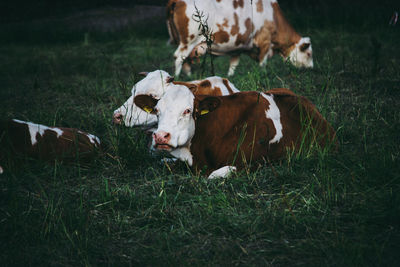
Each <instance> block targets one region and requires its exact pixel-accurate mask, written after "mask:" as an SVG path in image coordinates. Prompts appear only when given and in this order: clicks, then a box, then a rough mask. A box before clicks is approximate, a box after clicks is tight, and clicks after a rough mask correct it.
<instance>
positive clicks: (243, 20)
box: [167, 0, 313, 76]
mask: <svg viewBox="0 0 400 267" xmlns="http://www.w3.org/2000/svg"><path fill="white" fill-rule="evenodd" d="M201 15H203V16H201ZM200 20H201V22H202V25H203V26H201V23H200V22H199V21H200ZM205 25H207V27H208V30H209V33H208V34H209V35H210V36H209V37H211V40H212V44H211V53H212V54H213V55H217V56H221V55H228V56H230V57H231V60H230V66H229V72H228V76H231V75H233V74H234V72H235V69H236V66H237V65H238V64H239V55H240V54H241V53H244V54H247V55H249V56H250V57H251V58H253V59H255V60H257V61H258V62H259V64H260V66H264V65H265V64H266V62H267V59H268V58H270V57H272V56H273V55H275V54H278V55H281V56H282V57H283V58H284V59H287V60H289V61H290V63H292V64H293V65H294V66H296V67H309V68H312V67H313V57H312V48H311V40H310V38H309V37H301V36H300V35H299V34H298V33H297V32H296V31H295V30H294V29H293V27H292V26H291V25H290V24H289V22H288V21H287V20H286V18H285V17H284V15H283V13H282V11H281V9H280V7H279V4H278V2H277V1H276V0H257V1H248V0H247V1H245V0H217V1H216V0H201V1H195V0H169V1H168V4H167V27H168V31H169V34H170V38H171V40H172V41H174V42H175V43H177V44H179V46H178V48H177V49H176V51H175V54H174V58H175V75H177V76H178V75H179V74H180V72H181V69H182V67H183V71H184V72H185V73H186V74H187V75H190V59H192V58H193V57H198V56H201V55H204V54H205V53H206V51H207V44H206V38H205V36H204V35H205V34H204V32H203V31H202V30H203V29H204V28H205ZM206 34H207V33H206Z"/></svg>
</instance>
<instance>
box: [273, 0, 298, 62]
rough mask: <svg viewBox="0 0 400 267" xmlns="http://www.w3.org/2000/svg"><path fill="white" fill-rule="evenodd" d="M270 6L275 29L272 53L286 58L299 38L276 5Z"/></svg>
mask: <svg viewBox="0 0 400 267" xmlns="http://www.w3.org/2000/svg"><path fill="white" fill-rule="evenodd" d="M271 6H272V9H273V14H274V23H275V27H276V34H274V35H273V36H272V38H273V39H272V42H273V43H274V51H276V52H278V53H280V54H281V55H282V56H283V57H287V56H289V54H290V52H291V51H292V50H293V48H294V47H295V45H296V43H297V42H298V41H300V39H301V36H300V35H299V34H298V33H297V32H296V31H295V30H294V29H293V27H292V26H291V25H290V24H289V22H288V21H287V20H286V18H285V17H284V15H283V13H282V10H281V9H280V7H279V5H278V3H272V4H271Z"/></svg>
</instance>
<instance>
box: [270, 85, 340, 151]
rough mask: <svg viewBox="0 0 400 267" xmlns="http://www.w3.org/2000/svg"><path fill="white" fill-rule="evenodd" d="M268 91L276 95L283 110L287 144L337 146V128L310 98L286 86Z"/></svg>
mask: <svg viewBox="0 0 400 267" xmlns="http://www.w3.org/2000/svg"><path fill="white" fill-rule="evenodd" d="M266 93H269V94H271V95H273V96H274V99H275V102H276V103H277V105H278V107H279V110H280V111H281V121H282V125H283V132H284V135H283V140H282V141H283V143H284V145H285V146H290V145H291V143H292V142H294V147H295V148H296V149H297V150H298V149H299V148H300V146H301V145H307V146H310V145H318V146H320V147H325V146H326V145H328V144H330V145H332V144H333V145H334V146H337V143H336V142H337V141H336V132H335V130H334V129H333V128H332V126H331V125H330V124H329V123H328V121H327V120H326V119H325V118H324V117H323V116H322V114H321V113H320V112H319V111H318V109H317V108H316V107H315V105H314V104H313V103H312V102H311V101H310V100H308V99H307V98H305V97H303V96H298V95H296V94H294V93H293V92H292V91H290V90H288V89H284V88H277V89H272V90H269V91H267V92H266Z"/></svg>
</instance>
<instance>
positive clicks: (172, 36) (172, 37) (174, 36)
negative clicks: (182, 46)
mask: <svg viewBox="0 0 400 267" xmlns="http://www.w3.org/2000/svg"><path fill="white" fill-rule="evenodd" d="M178 1H179V0H169V1H168V4H167V29H168V33H169V40H168V44H175V45H177V44H179V32H178V29H177V28H176V25H175V22H174V11H175V6H176V2H178Z"/></svg>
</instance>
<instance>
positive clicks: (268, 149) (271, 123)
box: [135, 85, 335, 178]
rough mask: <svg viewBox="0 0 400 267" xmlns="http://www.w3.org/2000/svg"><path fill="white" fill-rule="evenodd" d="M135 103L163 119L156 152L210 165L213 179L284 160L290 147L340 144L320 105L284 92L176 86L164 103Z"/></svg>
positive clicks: (200, 166)
mask: <svg viewBox="0 0 400 267" xmlns="http://www.w3.org/2000/svg"><path fill="white" fill-rule="evenodd" d="M135 103H136V105H137V106H139V107H141V108H143V109H147V110H149V111H151V112H152V113H153V114H157V116H158V118H159V120H158V128H157V130H156V131H155V132H154V133H153V141H152V146H153V148H154V149H158V150H165V151H168V152H169V153H170V154H171V155H172V156H174V157H175V158H178V159H180V160H182V161H186V162H187V163H188V164H189V165H190V166H193V167H194V169H195V170H196V171H197V170H201V169H203V168H204V167H205V166H207V168H208V173H210V172H212V173H211V175H210V176H209V178H213V177H218V176H226V175H227V174H229V173H230V172H231V171H233V170H235V169H236V167H239V168H242V167H244V166H245V165H246V164H250V163H251V161H260V160H266V161H270V160H271V161H272V160H277V159H281V158H283V157H285V156H286V155H287V150H288V149H291V148H293V149H295V150H297V151H298V150H299V149H300V147H304V146H306V145H311V144H314V145H319V146H321V147H324V146H326V145H327V144H334V142H335V141H334V140H335V131H334V130H333V128H332V127H331V126H330V124H329V123H328V122H327V121H326V120H325V119H324V118H323V117H322V115H321V114H320V113H319V112H318V110H317V109H316V108H315V106H314V105H313V104H312V103H311V102H310V101H309V100H308V99H306V98H305V97H301V96H297V95H296V94H294V93H293V92H292V91H290V90H288V89H283V88H279V89H273V90H269V91H267V92H265V93H260V92H255V91H249V92H240V93H236V94H233V95H229V96H195V95H193V94H192V93H191V92H190V90H189V89H188V88H187V87H184V86H179V85H177V86H174V87H173V88H170V89H169V90H168V91H167V92H166V93H165V94H164V96H163V97H162V98H161V99H160V100H158V99H154V98H152V97H151V96H145V95H141V96H136V98H135Z"/></svg>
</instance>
